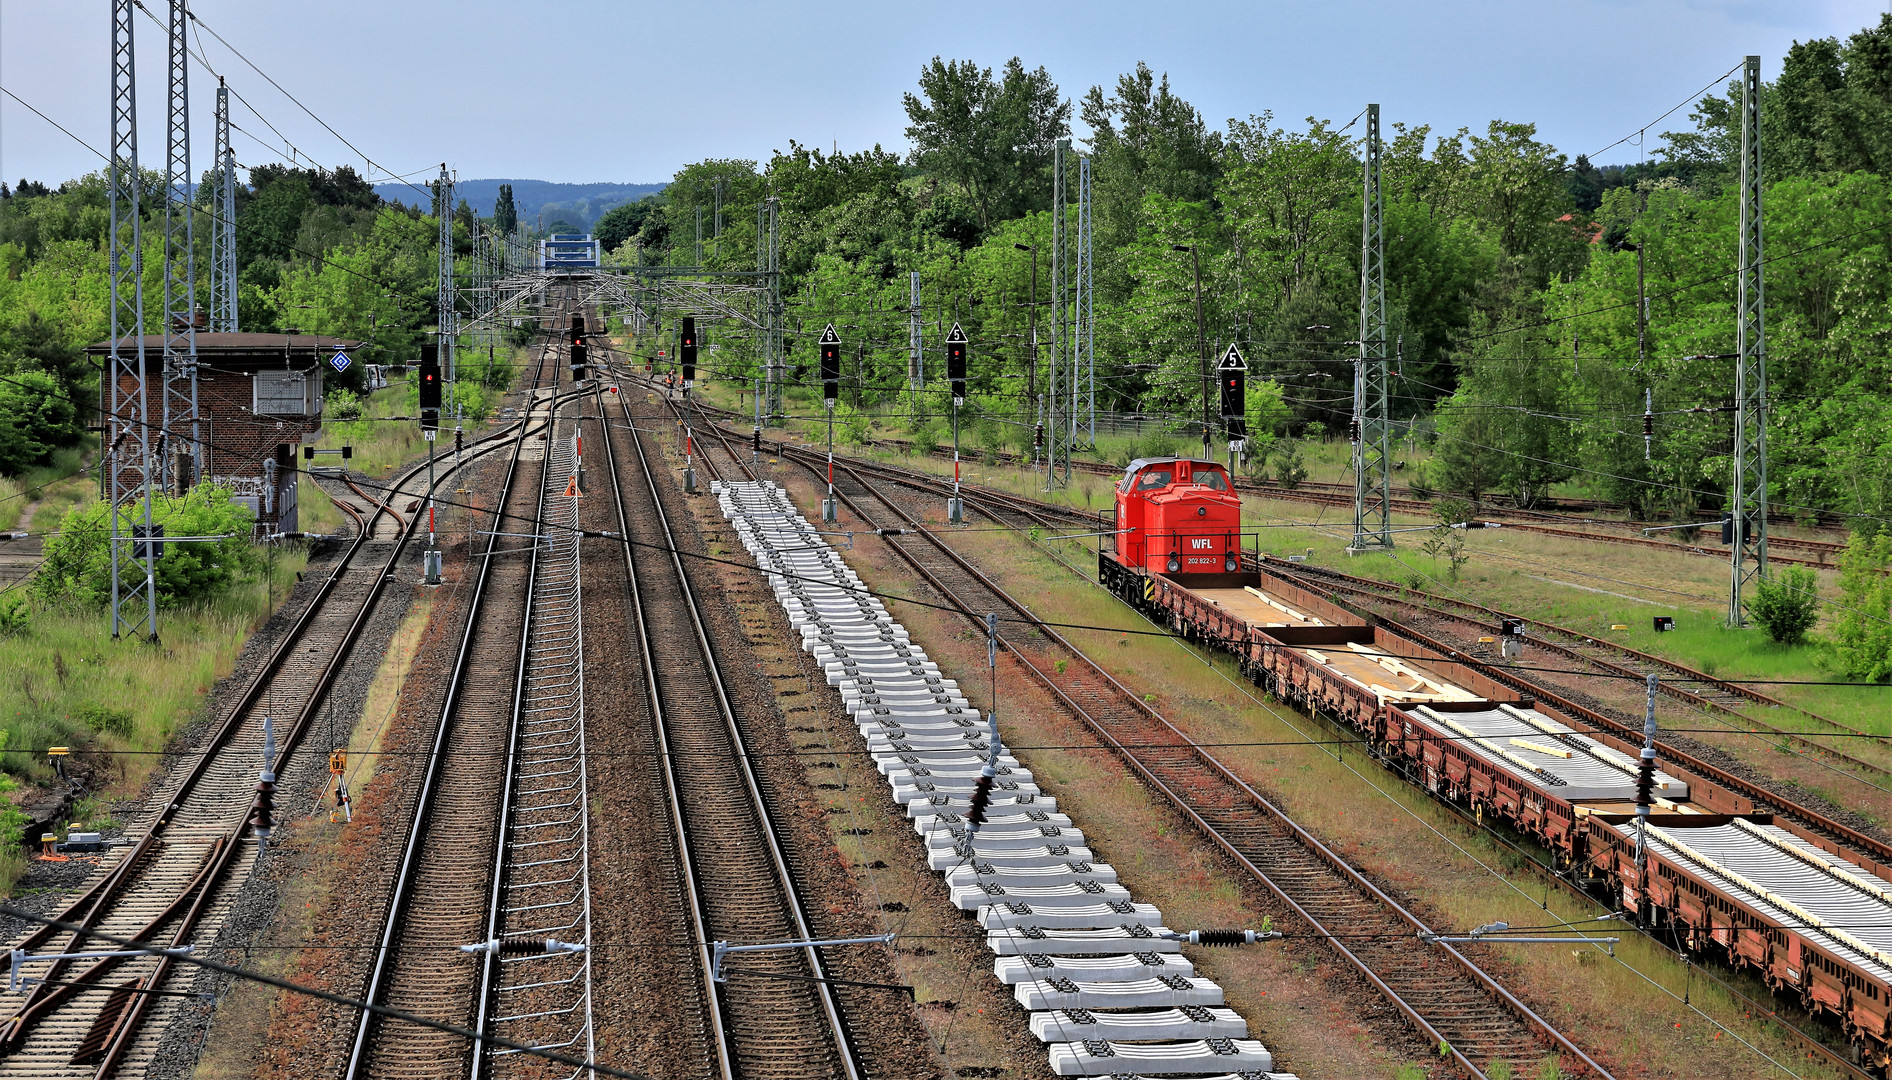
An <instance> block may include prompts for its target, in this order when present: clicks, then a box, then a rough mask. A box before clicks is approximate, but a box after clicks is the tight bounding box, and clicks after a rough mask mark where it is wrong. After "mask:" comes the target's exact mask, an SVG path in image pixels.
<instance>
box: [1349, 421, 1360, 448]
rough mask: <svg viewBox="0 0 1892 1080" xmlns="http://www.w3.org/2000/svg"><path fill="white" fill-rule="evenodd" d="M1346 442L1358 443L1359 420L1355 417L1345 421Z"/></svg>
mask: <svg viewBox="0 0 1892 1080" xmlns="http://www.w3.org/2000/svg"><path fill="white" fill-rule="evenodd" d="M1347 441H1348V442H1359V441H1360V418H1359V417H1357V416H1356V417H1354V418H1353V419H1351V420H1349V421H1347Z"/></svg>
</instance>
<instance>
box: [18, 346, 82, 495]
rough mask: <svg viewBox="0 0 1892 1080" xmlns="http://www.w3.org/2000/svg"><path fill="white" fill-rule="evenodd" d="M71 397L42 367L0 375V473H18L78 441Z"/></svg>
mask: <svg viewBox="0 0 1892 1080" xmlns="http://www.w3.org/2000/svg"><path fill="white" fill-rule="evenodd" d="M77 418H78V410H77V409H76V408H75V407H74V406H73V402H72V397H71V396H70V395H69V393H68V392H67V390H66V388H65V387H63V386H61V385H59V380H58V379H56V378H54V377H53V376H52V375H49V374H47V373H46V372H44V371H16V372H14V373H13V374H11V375H8V376H6V377H5V378H0V475H4V476H18V475H19V474H20V473H22V472H25V471H26V470H27V469H30V468H32V467H33V466H35V465H45V464H47V463H48V462H50V461H51V460H52V456H53V451H54V450H55V449H57V448H59V447H62V446H71V445H73V444H74V443H77V442H78V441H79V435H80V434H81V430H82V429H81V425H80V424H79V422H78V419H77Z"/></svg>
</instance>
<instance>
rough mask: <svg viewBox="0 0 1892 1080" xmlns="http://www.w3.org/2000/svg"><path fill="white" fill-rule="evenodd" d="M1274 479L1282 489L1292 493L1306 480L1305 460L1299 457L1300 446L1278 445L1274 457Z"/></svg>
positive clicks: (1296, 444) (1287, 443)
mask: <svg viewBox="0 0 1892 1080" xmlns="http://www.w3.org/2000/svg"><path fill="white" fill-rule="evenodd" d="M1274 478H1275V480H1276V481H1278V482H1279V483H1280V484H1281V486H1282V487H1284V488H1287V489H1288V490H1289V491H1293V490H1294V489H1295V488H1297V487H1300V486H1301V481H1303V480H1305V479H1307V459H1306V458H1305V457H1303V456H1302V455H1301V444H1300V443H1297V442H1284V443H1281V444H1280V445H1279V448H1278V449H1277V450H1276V451H1275V455H1274Z"/></svg>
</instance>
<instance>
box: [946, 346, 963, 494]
mask: <svg viewBox="0 0 1892 1080" xmlns="http://www.w3.org/2000/svg"><path fill="white" fill-rule="evenodd" d="M946 381H947V382H949V383H951V384H952V388H953V494H952V497H951V498H949V499H947V500H946V520H947V522H949V523H950V524H953V525H964V524H965V523H966V501H965V500H964V499H962V498H960V497H959V407H960V406H961V405H964V404H965V403H966V331H965V330H964V329H962V328H961V327H960V325H959V324H958V323H956V322H955V323H953V328H952V330H951V331H950V332H948V333H947V335H946Z"/></svg>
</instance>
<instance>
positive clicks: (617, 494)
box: [598, 391, 736, 1080]
mask: <svg viewBox="0 0 1892 1080" xmlns="http://www.w3.org/2000/svg"><path fill="white" fill-rule="evenodd" d="M617 396H618V404H619V405H620V406H621V407H622V408H623V412H624V417H625V420H626V422H629V420H630V407H629V404H628V403H627V402H625V401H624V395H623V394H619V395H617ZM598 397H599V404H598V415H599V417H600V418H605V417H606V416H607V414H606V412H605V408H604V403H603V393H602V391H600V393H599V395H598ZM598 426H599V427H600V428H602V429H603V438H604V454H605V460H607V461H609V462H611V467H609V468H607V469H606V470H605V472H607V473H608V474H610V477H611V495H612V501H613V503H615V504H616V507H617V515H618V533H619V535H621V536H623V537H625V538H626V539H627V540H628V539H629V538H630V535H631V521H630V515H629V512H628V511H627V510H626V509H625V497H624V485H623V481H622V480H621V479H620V478H619V476H618V470H617V464H616V463H617V449H616V443H615V440H614V439H613V437H612V435H611V425H610V423H608V422H606V423H601V424H599V425H598ZM620 547H621V548H622V549H623V554H624V577H625V580H626V582H627V583H628V585H629V589H630V601H631V610H632V613H633V617H632V618H631V620H630V623H631V625H632V626H633V627H634V628H635V630H636V633H637V649H638V656H639V659H640V660H641V661H642V663H643V666H644V671H645V672H646V675H647V677H646V679H645V680H644V695H645V699H646V701H647V703H648V705H649V707H650V710H651V717H652V720H653V724H652V726H653V728H654V729H655V733H656V739H657V754H658V760H659V762H660V771H661V773H662V775H663V783H664V793H665V796H666V802H667V803H668V805H667V806H666V810H667V811H668V816H669V819H670V829H671V834H672V836H674V837H675V840H676V844H677V848H676V850H677V854H678V858H677V860H676V861H677V873H678V875H679V876H680V877H681V878H682V879H683V886H684V889H683V894H684V899H685V902H686V905H687V909H688V910H687V914H688V916H689V923H690V929H691V933H690V938H691V940H693V941H694V942H696V953H697V973H698V975H699V976H700V977H701V978H702V994H703V1001H704V1002H705V1004H706V1005H707V1006H708V1007H707V1009H706V1010H705V1011H706V1012H707V1013H708V1016H707V1017H706V1019H707V1021H708V1027H709V1029H710V1034H711V1039H712V1042H713V1043H714V1045H715V1049H716V1074H717V1075H718V1076H719V1077H721V1078H722V1080H736V1072H735V1057H734V1055H733V1054H732V1053H731V1052H730V1048H729V1031H728V1028H727V1026H726V1025H725V1024H724V1022H723V1014H722V1010H721V1009H720V1008H718V1007H717V1001H718V1000H719V995H718V993H717V988H716V983H715V981H714V980H713V979H712V978H711V968H712V964H711V956H710V950H711V947H712V946H711V938H712V936H713V935H712V933H711V931H710V923H709V916H708V913H707V912H705V910H704V907H703V893H702V886H701V885H700V884H699V882H698V881H697V875H696V860H695V859H693V858H691V857H690V839H689V831H688V829H687V828H686V826H685V825H684V821H683V793H682V791H681V790H679V788H678V786H677V775H676V770H675V769H673V768H671V764H672V762H673V761H674V760H675V759H674V758H673V757H672V755H671V749H670V731H669V727H670V726H669V724H667V723H666V722H665V720H664V704H663V695H661V694H660V693H658V689H657V680H656V677H655V673H656V671H657V670H658V668H657V659H656V657H655V655H653V653H652V651H651V645H650V627H649V626H648V625H647V623H646V622H645V620H644V617H643V612H644V595H643V588H642V586H641V585H640V584H639V583H638V575H637V567H636V564H635V562H634V560H633V559H632V558H631V545H630V544H628V543H625V544H622V545H620Z"/></svg>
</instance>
